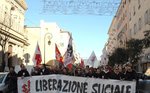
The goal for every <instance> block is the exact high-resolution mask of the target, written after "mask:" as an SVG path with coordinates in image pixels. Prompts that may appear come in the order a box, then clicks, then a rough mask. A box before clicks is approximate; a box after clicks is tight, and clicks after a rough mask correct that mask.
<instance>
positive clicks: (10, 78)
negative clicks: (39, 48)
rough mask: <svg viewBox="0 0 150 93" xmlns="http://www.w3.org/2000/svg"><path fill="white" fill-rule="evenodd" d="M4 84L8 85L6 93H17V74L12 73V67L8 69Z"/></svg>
mask: <svg viewBox="0 0 150 93" xmlns="http://www.w3.org/2000/svg"><path fill="white" fill-rule="evenodd" d="M6 84H8V93H17V73H16V72H15V71H14V67H10V70H9V73H8V75H7V78H6Z"/></svg>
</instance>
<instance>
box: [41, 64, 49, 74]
mask: <svg viewBox="0 0 150 93" xmlns="http://www.w3.org/2000/svg"><path fill="white" fill-rule="evenodd" d="M40 74H41V75H49V74H51V73H50V69H48V68H47V67H46V64H42V65H41V70H40Z"/></svg>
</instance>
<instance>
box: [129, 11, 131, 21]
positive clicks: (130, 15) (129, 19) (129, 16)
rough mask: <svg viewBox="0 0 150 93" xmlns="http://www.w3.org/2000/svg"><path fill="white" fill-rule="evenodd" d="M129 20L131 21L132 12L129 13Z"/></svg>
mask: <svg viewBox="0 0 150 93" xmlns="http://www.w3.org/2000/svg"><path fill="white" fill-rule="evenodd" d="M129 20H130V21H131V12H130V13H129Z"/></svg>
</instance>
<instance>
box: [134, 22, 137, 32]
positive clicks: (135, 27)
mask: <svg viewBox="0 0 150 93" xmlns="http://www.w3.org/2000/svg"><path fill="white" fill-rule="evenodd" d="M136 31H137V25H136V24H134V34H136Z"/></svg>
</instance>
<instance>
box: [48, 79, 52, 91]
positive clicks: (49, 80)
mask: <svg viewBox="0 0 150 93" xmlns="http://www.w3.org/2000/svg"><path fill="white" fill-rule="evenodd" d="M51 82H52V80H51V79H48V88H49V90H52V87H51V86H52V84H51Z"/></svg>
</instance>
